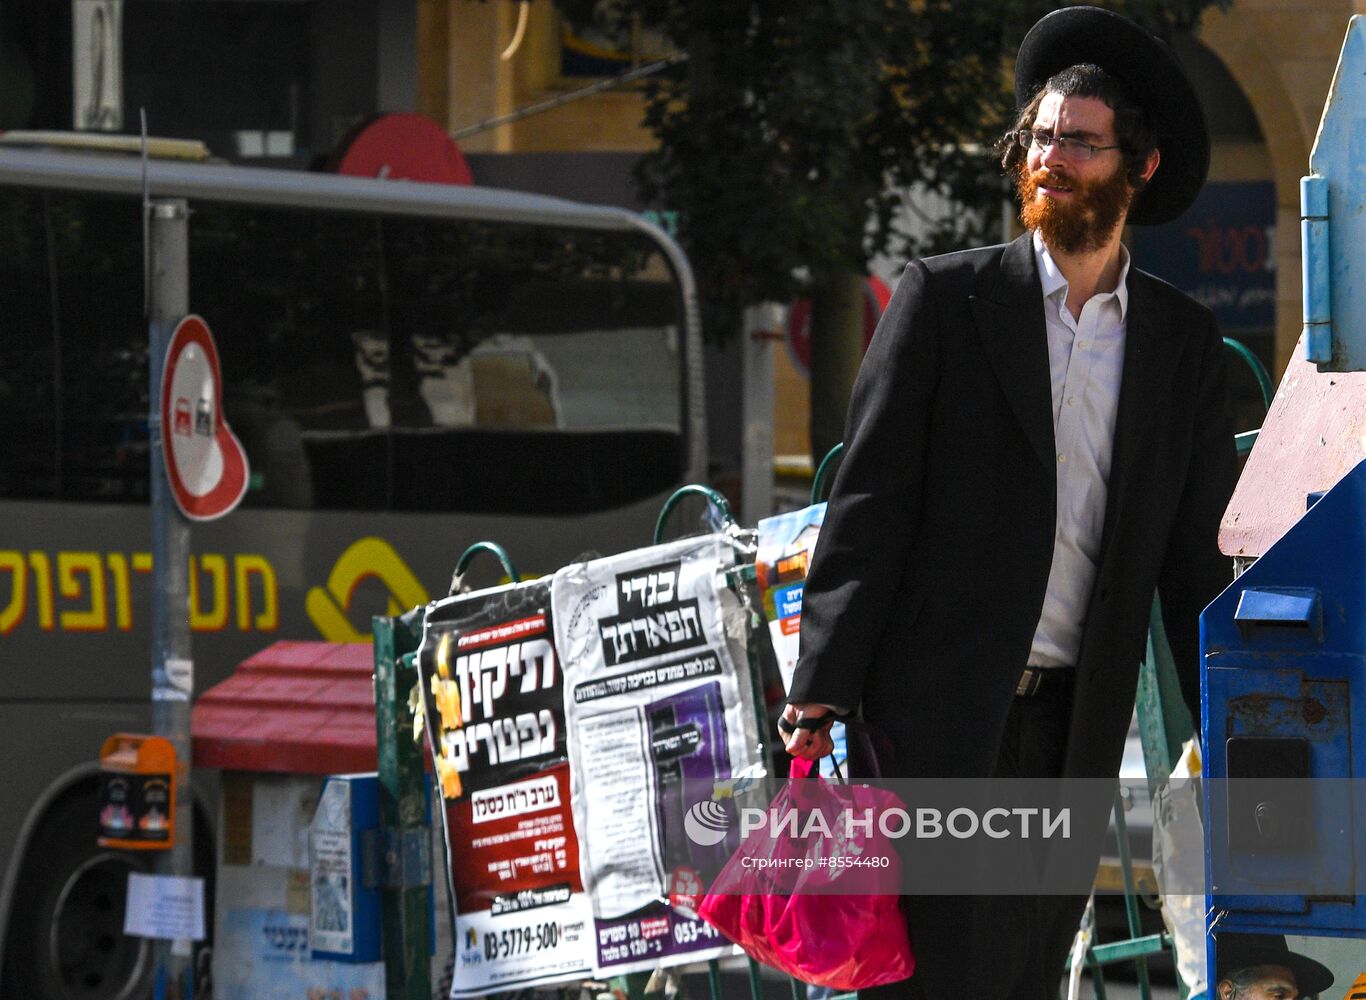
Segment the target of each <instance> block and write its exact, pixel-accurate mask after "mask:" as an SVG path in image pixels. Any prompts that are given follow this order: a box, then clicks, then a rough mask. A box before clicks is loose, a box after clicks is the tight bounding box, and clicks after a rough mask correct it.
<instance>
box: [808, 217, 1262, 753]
mask: <svg viewBox="0 0 1366 1000" xmlns="http://www.w3.org/2000/svg"><path fill="white" fill-rule="evenodd" d="M1128 290H1129V307H1128V312H1127V314H1126V330H1127V333H1126V339H1125V348H1124V369H1123V377H1122V382H1121V387H1120V395H1119V403H1118V415H1117V419H1116V428H1115V441H1114V452H1113V458H1112V462H1111V470H1110V482H1109V490H1108V502H1107V507H1106V511H1105V520H1104V528H1103V532H1102V541H1101V550H1100V557H1099V566H1098V571H1097V575H1096V581H1095V584H1094V587H1093V589H1092V593H1091V597H1090V603H1089V606H1088V607H1087V611H1086V619H1085V626H1084V630H1083V635H1082V642H1081V650H1080V653H1079V656H1078V663H1077V665H1076V666H1077V687H1076V696H1075V701H1074V710H1073V720H1072V725H1071V733H1070V737H1069V740H1068V747H1067V754H1066V767H1065V774H1066V776H1076V777H1113V776H1114V775H1115V774H1116V773H1117V772H1118V768H1119V762H1120V758H1121V756H1122V753H1123V746H1124V737H1125V734H1126V732H1127V730H1128V724H1129V719H1130V714H1131V712H1132V710H1133V703H1134V690H1135V686H1136V683H1137V676H1138V670H1137V667H1138V664H1139V662H1140V661H1141V659H1142V657H1143V654H1144V650H1145V639H1146V633H1147V625H1148V620H1149V612H1150V610H1151V605H1152V598H1153V591H1154V589H1155V588H1156V589H1157V590H1159V591H1160V594H1161V598H1162V607H1163V613H1164V619H1165V625H1166V628H1167V634H1168V638H1169V640H1170V643H1171V648H1172V652H1173V655H1174V657H1175V659H1176V663H1177V666H1178V670H1179V672H1180V676H1181V685H1182V692H1183V694H1184V696H1185V699H1186V701H1187V703H1188V705H1189V706H1190V707H1191V710H1192V713H1193V714H1194V716H1195V718H1196V719H1198V718H1199V691H1200V682H1199V646H1198V617H1199V613H1200V611H1201V610H1202V609H1203V607H1204V606H1205V604H1207V603H1208V602H1209V601H1210V600H1212V599H1213V598H1214V597H1215V595H1216V594H1218V592H1219V591H1220V590H1221V589H1223V587H1224V586H1225V585H1226V584H1227V583H1228V582H1229V581H1230V580H1231V578H1232V572H1231V564H1230V562H1229V561H1228V560H1227V559H1225V558H1224V557H1223V556H1221V555H1220V553H1219V551H1218V547H1217V533H1218V525H1219V520H1220V518H1221V517H1222V515H1223V511H1224V508H1225V506H1226V505H1227V503H1228V499H1229V496H1230V494H1231V492H1232V489H1233V485H1234V482H1235V480H1236V477H1237V471H1236V470H1237V458H1236V454H1235V448H1234V442H1233V429H1232V424H1231V419H1230V415H1229V407H1228V399H1227V395H1228V394H1227V386H1226V368H1225V358H1224V351H1223V346H1222V342H1221V338H1220V336H1219V333H1218V331H1217V329H1216V328H1215V324H1214V318H1213V316H1212V315H1211V314H1210V312H1209V310H1207V309H1205V308H1204V307H1203V306H1200V305H1199V304H1197V303H1196V302H1194V301H1193V300H1192V299H1190V298H1189V297H1187V296H1186V295H1184V294H1182V293H1181V292H1179V291H1177V290H1176V289H1174V288H1172V287H1171V286H1170V285H1167V284H1165V283H1164V282H1162V281H1160V280H1158V279H1157V278H1154V277H1152V276H1151V275H1147V274H1144V273H1142V272H1140V271H1138V270H1136V269H1134V268H1132V267H1131V268H1130V270H1129V276H1128ZM845 442H846V451H845V454H844V459H843V463H842V465H841V467H840V469H839V472H838V474H837V476H836V478H835V482H834V486H833V489H832V491H831V496H830V503H829V507H828V509H827V512H826V516H825V523H824V525H823V527H822V529H821V534H820V538H819V541H818V542H817V545H816V551H815V553H814V556H813V559H812V564H811V569H810V574H809V575H808V577H807V580H806V589H805V595H804V600H803V607H802V631H801V656H800V659H799V661H798V665H797V669H796V674H795V677H794V680H793V685H792V689H791V691H790V694H789V698H790V700H791V701H796V702H823V703H826V704H831V705H841V706H850V707H853V706H858V705H861V706H862V709H863V714H864V717H865V718H866V719H867V720H868V721H870V722H872V723H874V724H876V725H877V726H878V727H879V728H881V729H882V730H883V731H884V732H885V733H886V734H887V735H888V736H889V737H890V738H891V740H892V742H893V744H894V745H895V746H896V748H897V771H898V773H900V774H902V775H904V776H907V777H987V776H990V775H991V773H992V769H993V767H994V765H995V763H996V756H997V751H998V748H999V745H1000V741H1001V736H1002V731H1003V728H1004V724H1005V719H1006V715H1007V712H1008V711H1009V708H1010V704H1011V701H1012V698H1013V697H1014V689H1015V685H1016V683H1017V681H1018V680H1019V677H1020V673H1021V671H1022V669H1023V668H1024V667H1025V665H1026V659H1027V657H1028V655H1029V650H1030V645H1031V641H1032V639H1033V635H1034V630H1035V627H1036V625H1037V624H1038V621H1039V614H1040V611H1041V609H1042V607H1043V600H1044V590H1045V586H1046V584H1047V581H1048V572H1049V567H1050V564H1051V562H1052V553H1053V529H1054V518H1055V508H1056V477H1055V474H1056V462H1057V460H1056V455H1055V449H1054V447H1053V418H1052V402H1051V395H1050V389H1049V364H1048V346H1047V334H1046V330H1045V325H1044V310H1043V293H1042V290H1041V287H1040V284H1039V277H1038V273H1037V267H1036V263H1035V259H1034V253H1033V247H1032V245H1031V242H1030V236H1029V235H1028V234H1026V235H1024V236H1022V237H1021V238H1019V239H1017V240H1016V241H1014V242H1013V243H1010V244H1006V245H1002V246H994V247H987V248H983V249H978V250H968V251H964V252H961V253H955V254H948V255H945V256H942V257H934V258H929V259H926V260H918V261H914V262H912V263H911V264H910V265H909V266H908V267H907V268H906V272H905V275H904V277H903V278H902V280H901V284H900V285H899V286H898V287H897V290H896V294H895V295H894V296H893V297H892V301H891V303H890V304H889V305H888V307H887V310H886V313H885V314H884V316H883V317H882V322H881V323H880V324H879V326H878V328H877V332H876V334H875V336H874V337H873V341H872V344H871V345H870V346H869V349H868V353H867V356H866V357H865V359H864V362H863V367H862V369H861V370H860V373H859V377H858V380H857V382H856V384H855V387H854V393H853V399H852V403H851V406H850V410H849V420H848V425H847V428H846V432H845Z"/></svg>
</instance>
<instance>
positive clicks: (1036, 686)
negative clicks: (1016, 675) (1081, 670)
mask: <svg viewBox="0 0 1366 1000" xmlns="http://www.w3.org/2000/svg"><path fill="white" fill-rule="evenodd" d="M1076 672H1077V671H1076V669H1075V668H1073V667H1025V668H1024V673H1022V674H1021V675H1020V682H1019V683H1018V684H1016V685H1015V697H1017V698H1032V697H1034V696H1035V695H1038V694H1045V693H1047V692H1049V691H1054V690H1057V689H1058V688H1059V687H1061V686H1063V685H1065V684H1070V683H1072V678H1073V677H1074V676H1075V675H1076Z"/></svg>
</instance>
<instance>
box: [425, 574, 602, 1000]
mask: <svg viewBox="0 0 1366 1000" xmlns="http://www.w3.org/2000/svg"><path fill="white" fill-rule="evenodd" d="M552 639H553V635H552V631H551V618H550V583H549V580H548V579H547V580H546V581H545V582H531V583H525V584H517V585H513V586H506V587H499V588H495V589H493V590H487V591H481V592H478V593H475V594H468V595H460V596H455V597H450V598H447V599H445V600H443V601H439V602H437V603H435V604H433V605H432V606H431V608H430V609H429V610H428V613H427V618H426V625H425V629H424V633H423V637H422V644H421V646H420V647H419V649H418V664H419V668H420V669H419V676H420V678H421V681H420V683H421V684H422V685H423V688H424V690H423V695H424V698H423V700H424V714H425V716H426V722H427V730H428V735H429V737H430V742H431V745H432V748H433V758H434V760H433V764H434V766H435V769H436V773H437V777H438V780H439V782H440V785H441V792H442V800H443V805H444V817H445V825H446V846H447V860H448V864H447V870H448V871H449V873H450V877H451V886H450V889H451V898H452V899H453V900H454V907H455V915H454V916H455V926H454V937H455V942H454V948H455V954H454V968H453V972H452V982H451V993H450V995H451V997H453V998H459V997H482V996H484V995H485V994H487V993H491V992H503V991H506V990H520V989H525V988H527V987H530V986H535V985H548V984H552V983H562V982H568V981H572V980H578V979H585V978H587V977H588V976H589V975H590V972H591V967H592V964H593V954H592V943H593V939H592V929H593V927H592V909H591V907H590V905H589V902H588V897H587V896H586V895H585V894H584V891H583V884H582V880H581V879H580V877H579V845H578V839H577V837H576V836H575V832H574V822H573V817H572V815H571V811H570V804H569V802H570V787H569V761H568V757H567V753H566V729H565V718H564V685H563V680H562V677H561V673H560V670H559V666H558V663H557V661H556V656H555V650H554V647H553V644H552ZM452 857H454V858H455V859H457V862H458V863H456V864H453V865H452V864H450V863H449V861H450V859H451V858H452Z"/></svg>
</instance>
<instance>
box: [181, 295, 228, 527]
mask: <svg viewBox="0 0 1366 1000" xmlns="http://www.w3.org/2000/svg"><path fill="white" fill-rule="evenodd" d="M161 452H162V455H163V456H164V460H165V462H166V478H167V479H169V480H170V483H171V493H172V495H173V496H174V497H175V502H176V506H178V507H179V508H180V510H181V512H182V513H183V514H184V515H185V516H186V517H188V518H190V519H191V520H193V521H212V520H214V519H215V518H219V517H222V516H223V515H224V514H226V513H228V511H230V510H232V509H233V508H234V507H236V506H237V505H238V503H240V502H241V500H242V495H243V494H244V493H246V491H247V454H246V452H245V451H243V450H242V444H241V442H240V441H238V440H237V437H236V436H235V435H234V434H233V433H232V430H231V429H230V428H229V427H228V424H227V421H225V420H224V419H223V376H222V372H221V370H220V368H219V363H218V347H217V346H216V345H215V344H214V342H213V334H212V333H210V332H209V325H208V324H207V323H205V322H204V321H203V320H202V319H200V318H199V317H198V316H186V317H185V318H184V319H183V320H181V321H180V324H179V325H178V326H177V327H176V329H175V333H173V334H172V335H171V346H170V347H169V348H167V350H166V365H165V367H164V368H163V370H162V374H161Z"/></svg>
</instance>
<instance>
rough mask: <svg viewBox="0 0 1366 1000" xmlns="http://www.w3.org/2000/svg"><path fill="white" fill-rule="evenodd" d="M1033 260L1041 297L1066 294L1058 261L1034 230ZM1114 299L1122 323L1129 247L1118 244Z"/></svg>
mask: <svg viewBox="0 0 1366 1000" xmlns="http://www.w3.org/2000/svg"><path fill="white" fill-rule="evenodd" d="M1034 261H1035V263H1036V264H1038V267H1039V284H1040V285H1042V286H1043V297H1044V298H1045V299H1050V298H1053V297H1054V296H1055V295H1058V293H1059V292H1061V293H1062V295H1063V296H1064V297H1065V296H1066V294H1067V291H1066V289H1067V278H1066V277H1065V276H1064V275H1063V273H1062V271H1060V270H1059V269H1058V262H1057V261H1055V260H1054V259H1053V255H1052V254H1051V253H1049V252H1048V247H1047V246H1045V245H1044V242H1043V236H1042V234H1041V233H1040V232H1039V231H1038V230H1037V229H1036V230H1034ZM1113 294H1114V296H1115V301H1116V303H1118V305H1119V321H1120V322H1121V323H1123V322H1124V321H1125V318H1126V317H1127V316H1128V314H1129V249H1128V248H1127V247H1126V246H1125V245H1124V244H1123V243H1121V244H1120V245H1119V281H1118V282H1117V283H1116V284H1115V290H1114V293H1113Z"/></svg>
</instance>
